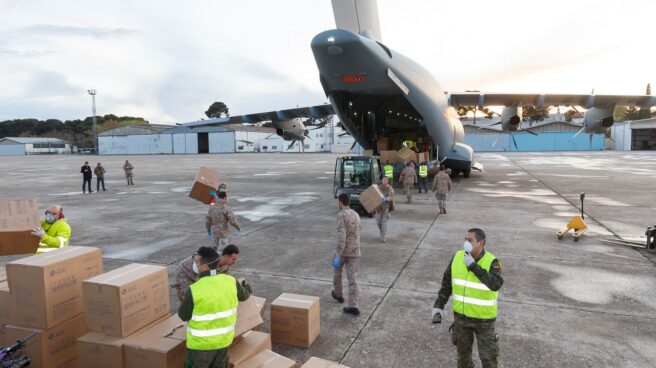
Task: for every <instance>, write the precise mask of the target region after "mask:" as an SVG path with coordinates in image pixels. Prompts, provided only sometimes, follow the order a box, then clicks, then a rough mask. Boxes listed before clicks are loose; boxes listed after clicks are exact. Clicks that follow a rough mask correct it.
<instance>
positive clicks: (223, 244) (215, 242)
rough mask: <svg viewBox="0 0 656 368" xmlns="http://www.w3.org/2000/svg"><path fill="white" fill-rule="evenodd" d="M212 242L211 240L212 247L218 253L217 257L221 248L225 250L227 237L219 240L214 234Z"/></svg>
mask: <svg viewBox="0 0 656 368" xmlns="http://www.w3.org/2000/svg"><path fill="white" fill-rule="evenodd" d="M212 240H213V243H212V246H213V247H214V249H216V251H217V252H219V256H220V255H221V252H222V251H223V248H225V247H226V246H227V245H228V237H227V236H226V237H225V238H219V237H218V236H216V233H215V235H214V237H213V238H212Z"/></svg>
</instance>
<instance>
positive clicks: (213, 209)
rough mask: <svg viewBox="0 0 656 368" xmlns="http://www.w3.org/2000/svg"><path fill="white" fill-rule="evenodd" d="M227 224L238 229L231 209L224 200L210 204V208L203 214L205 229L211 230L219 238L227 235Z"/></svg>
mask: <svg viewBox="0 0 656 368" xmlns="http://www.w3.org/2000/svg"><path fill="white" fill-rule="evenodd" d="M228 224H230V225H232V226H234V227H235V228H236V229H239V223H238V222H237V219H235V215H234V214H233V213H232V209H231V208H230V206H229V205H228V203H227V202H225V201H220V202H218V203H217V204H215V205H214V206H210V210H209V211H208V212H207V216H205V227H206V228H207V230H212V232H213V233H214V235H215V236H217V237H219V238H227V237H228V234H229V233H228Z"/></svg>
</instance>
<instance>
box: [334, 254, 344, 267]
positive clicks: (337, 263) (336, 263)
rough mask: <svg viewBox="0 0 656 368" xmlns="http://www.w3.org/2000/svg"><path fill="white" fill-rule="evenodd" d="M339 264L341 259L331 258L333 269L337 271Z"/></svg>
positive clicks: (338, 257)
mask: <svg viewBox="0 0 656 368" xmlns="http://www.w3.org/2000/svg"><path fill="white" fill-rule="evenodd" d="M341 263H342V258H340V256H335V258H333V268H334V269H338V268H339V266H340V264H341Z"/></svg>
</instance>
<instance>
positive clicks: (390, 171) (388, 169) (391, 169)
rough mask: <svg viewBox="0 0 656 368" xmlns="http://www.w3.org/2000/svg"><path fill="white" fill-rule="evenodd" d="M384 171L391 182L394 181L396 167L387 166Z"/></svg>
mask: <svg viewBox="0 0 656 368" xmlns="http://www.w3.org/2000/svg"><path fill="white" fill-rule="evenodd" d="M383 169H384V170H385V176H387V178H388V179H389V180H392V179H393V178H394V167H393V166H392V165H385V166H384V167H383Z"/></svg>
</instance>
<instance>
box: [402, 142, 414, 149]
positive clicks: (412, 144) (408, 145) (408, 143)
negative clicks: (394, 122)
mask: <svg viewBox="0 0 656 368" xmlns="http://www.w3.org/2000/svg"><path fill="white" fill-rule="evenodd" d="M403 145H404V146H406V147H408V148H412V147H414V146H415V142H413V141H403Z"/></svg>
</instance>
